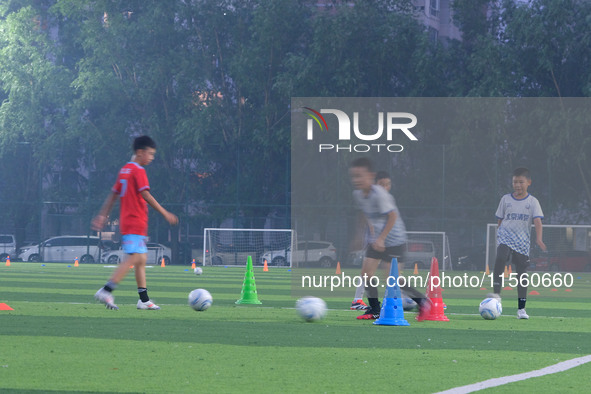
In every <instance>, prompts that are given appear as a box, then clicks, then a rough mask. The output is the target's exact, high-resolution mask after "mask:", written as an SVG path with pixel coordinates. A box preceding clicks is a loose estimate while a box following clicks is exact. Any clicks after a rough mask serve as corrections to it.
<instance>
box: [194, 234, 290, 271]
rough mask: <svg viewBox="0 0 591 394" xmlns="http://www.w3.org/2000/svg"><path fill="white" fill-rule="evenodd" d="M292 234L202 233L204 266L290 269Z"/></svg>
mask: <svg viewBox="0 0 591 394" xmlns="http://www.w3.org/2000/svg"><path fill="white" fill-rule="evenodd" d="M294 241H295V239H294V232H293V230H291V229H289V230H287V229H286V230H283V229H281V230H277V229H237V228H205V229H203V265H246V261H247V259H248V257H249V256H250V257H251V258H252V264H253V265H255V266H257V265H264V262H265V260H266V261H267V264H268V265H269V266H273V265H275V266H289V267H291V265H292V250H293V249H294V244H295V242H294Z"/></svg>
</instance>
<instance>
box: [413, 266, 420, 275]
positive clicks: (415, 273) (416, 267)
mask: <svg viewBox="0 0 591 394" xmlns="http://www.w3.org/2000/svg"><path fill="white" fill-rule="evenodd" d="M413 274H414V275H418V274H419V265H418V264H417V263H415V270H414V271H413Z"/></svg>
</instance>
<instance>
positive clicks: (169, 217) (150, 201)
mask: <svg viewBox="0 0 591 394" xmlns="http://www.w3.org/2000/svg"><path fill="white" fill-rule="evenodd" d="M140 194H141V195H142V197H143V199H144V200H146V202H147V203H148V204H150V206H151V207H152V208H154V209H155V210H156V211H157V212H158V213H160V214H161V215H162V216H164V219H166V221H167V222H168V223H170V224H171V225H172V226H174V225H175V224H177V223H178V222H179V218H177V217H176V215H175V214H173V213H170V212H168V211H167V210H166V209H164V208H162V205H160V204H159V203H158V201H156V199H155V198H154V197H153V196H152V195H151V194H150V192H149V191H148V190H142V191H141V192H140Z"/></svg>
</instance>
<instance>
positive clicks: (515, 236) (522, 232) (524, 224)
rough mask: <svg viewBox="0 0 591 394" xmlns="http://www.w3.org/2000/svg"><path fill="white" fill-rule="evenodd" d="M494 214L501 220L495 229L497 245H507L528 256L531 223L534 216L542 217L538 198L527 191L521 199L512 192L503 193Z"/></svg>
mask: <svg viewBox="0 0 591 394" xmlns="http://www.w3.org/2000/svg"><path fill="white" fill-rule="evenodd" d="M496 216H497V219H502V220H503V221H502V222H501V225H500V226H499V229H498V230H497V246H498V245H500V244H503V245H507V246H508V247H510V248H511V249H513V250H514V251H516V252H518V253H521V254H523V255H526V256H529V246H530V243H531V241H530V236H531V224H532V222H533V220H534V219H535V218H540V219H542V218H543V217H544V213H543V212H542V207H540V203H539V202H538V199H537V198H535V197H534V196H532V195H531V194H529V193H528V194H527V197H525V198H523V199H521V200H518V199H516V198H515V197H513V194H505V195H504V196H503V197H502V198H501V202H500V203H499V208H498V209H497V213H496Z"/></svg>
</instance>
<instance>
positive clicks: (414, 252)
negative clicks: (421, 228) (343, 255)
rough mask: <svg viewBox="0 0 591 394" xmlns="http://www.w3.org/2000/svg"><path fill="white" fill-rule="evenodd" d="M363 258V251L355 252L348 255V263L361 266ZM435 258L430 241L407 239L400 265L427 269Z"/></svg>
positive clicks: (433, 247) (433, 246)
mask: <svg viewBox="0 0 591 394" xmlns="http://www.w3.org/2000/svg"><path fill="white" fill-rule="evenodd" d="M364 257H365V249H364V250H357V251H354V252H351V253H350V254H349V263H350V264H352V265H358V266H361V264H362V263H363V258H364ZM433 257H435V245H434V244H433V242H431V241H420V240H413V239H409V240H408V241H407V243H406V250H405V252H404V258H403V260H402V261H401V263H403V264H404V268H414V267H415V263H416V264H417V267H418V268H419V269H424V268H429V267H430V266H431V259H432V258H433Z"/></svg>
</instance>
